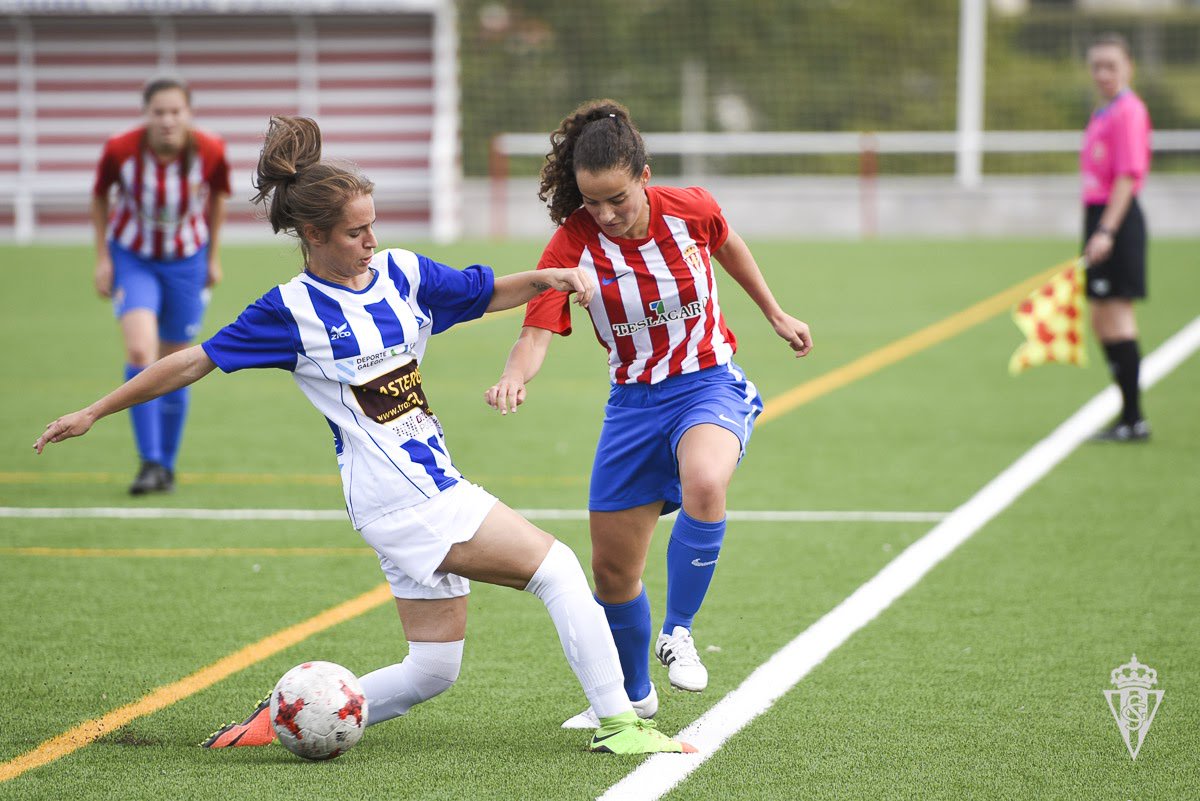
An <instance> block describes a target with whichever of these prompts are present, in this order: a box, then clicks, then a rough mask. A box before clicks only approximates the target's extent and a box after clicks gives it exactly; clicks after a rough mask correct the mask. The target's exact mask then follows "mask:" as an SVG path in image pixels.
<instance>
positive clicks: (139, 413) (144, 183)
mask: <svg viewBox="0 0 1200 801" xmlns="http://www.w3.org/2000/svg"><path fill="white" fill-rule="evenodd" d="M142 109H143V112H144V115H145V124H144V125H142V126H140V127H138V128H135V129H133V130H131V131H126V132H125V133H121V134H117V135H116V136H114V137H112V138H111V139H109V140H108V142H107V143H106V144H105V145H104V152H103V154H102V155H101V156H100V163H99V165H98V166H97V168H96V182H95V185H94V187H93V190H92V226H93V228H94V229H95V242H96V271H95V282H96V291H97V292H98V293H99V294H100V296H101V297H103V298H111V299H112V303H113V312H114V314H115V315H116V317H117V319H118V320H120V323H121V335H122V337H123V339H124V342H125V378H126V379H129V378H132V377H133V376H135V375H137V374H138V373H139V372H141V371H142V370H144V369H145V368H146V367H148V366H149V365H150V364H151V363H152V362H154V361H155V360H157V359H159V358H161V357H162V356H166V355H167V354H169V353H174V352H176V351H178V350H182V349H183V348H185V347H187V345H188V344H189V343H190V342H191V340H192V339H194V338H195V336H196V335H197V334H198V333H199V332H200V323H201V319H202V318H203V316H204V307H205V306H206V305H207V302H208V288H209V287H212V286H214V285H215V284H216V283H217V282H219V281H220V280H221V262H220V259H219V257H218V254H217V240H218V234H219V232H220V230H221V223H222V221H223V219H224V216H225V198H226V197H227V196H228V195H229V165H228V163H227V162H226V160H225V143H224V142H223V141H222V140H221V139H220V138H219V137H217V136H215V135H213V134H210V133H205V132H204V131H200V130H197V129H195V128H193V127H192V111H191V93H190V91H189V89H188V87H187V84H185V83H184V82H183V80H182V79H180V78H177V77H173V76H163V77H157V78H152V79H151V80H150V81H148V82H147V83H146V86H145V88H144V89H143V90H142ZM114 184H115V185H116V187H117V192H116V203H115V204H112V205H111V206H110V202H109V193H110V190H111V188H112V187H113V185H114ZM187 407H188V389H187V388H186V387H183V388H181V389H178V390H176V391H175V392H173V393H171V394H169V395H166V396H165V397H163V398H161V399H157V400H154V401H150V402H148V403H143V404H141V405H139V406H136V407H134V408H133V409H132V410H131V412H130V414H131V417H132V420H133V432H134V440H135V441H136V443H137V449H138V454H139V456H140V457H141V461H142V466H141V469H140V471H139V472H138V476H137V478H136V479H134V482H133V484H132V485H131V486H130V487H129V491H130V493H132V494H134V495H141V494H144V493H147V492H169V491H170V490H171V489H173V488H174V483H175V472H174V471H175V458H176V456H177V454H178V451H179V442H180V439H181V437H182V435H183V425H184V421H185V419H186V418H187Z"/></svg>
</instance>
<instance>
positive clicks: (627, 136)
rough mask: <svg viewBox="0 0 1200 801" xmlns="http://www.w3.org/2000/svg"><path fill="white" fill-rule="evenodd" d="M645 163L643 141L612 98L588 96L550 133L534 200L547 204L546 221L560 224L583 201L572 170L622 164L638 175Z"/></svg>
mask: <svg viewBox="0 0 1200 801" xmlns="http://www.w3.org/2000/svg"><path fill="white" fill-rule="evenodd" d="M647 163H649V158H648V157H647V155H646V143H645V142H644V141H642V134H641V132H639V131H638V129H637V126H636V125H634V124H633V120H632V119H631V118H630V116H629V109H627V108H625V107H624V106H622V105H621V104H620V103H618V102H617V101H615V100H607V99H605V100H589V101H588V102H587V103H584V104H583V105H581V106H580V107H579V108H577V109H575V110H574V111H572V112H571V113H570V114H568V115H567V116H566V117H564V118H563V121H562V122H561V123H560V124H559V126H558V130H556V131H555V132H554V133H552V134H550V152H549V153H547V154H546V163H545V164H544V165H543V166H542V183H541V186H540V187H539V188H538V199H539V200H542V201H543V202H545V203H546V205H547V206H549V207H550V219H551V220H553V221H554V224H555V225H562V224H563V222H564V221H565V220H566V219H567V217H570V216H571V213H572V212H574V211H575V210H576V209H577V208H579V207H580V206H581V205H582V204H583V196H582V195H581V194H580V193H579V185H578V184H577V183H576V182H575V171H576V170H587V171H588V172H600V171H602V170H610V169H613V168H614V167H620V168H624V169H627V170H629V174H630V175H634V176H636V175H640V174H641V173H642V170H643V169H644V168H645V167H646V164H647Z"/></svg>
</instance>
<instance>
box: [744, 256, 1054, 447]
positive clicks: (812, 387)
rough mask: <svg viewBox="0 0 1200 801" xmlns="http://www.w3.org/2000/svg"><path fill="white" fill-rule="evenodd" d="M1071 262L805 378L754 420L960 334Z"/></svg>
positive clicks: (765, 420) (776, 413)
mask: <svg viewBox="0 0 1200 801" xmlns="http://www.w3.org/2000/svg"><path fill="white" fill-rule="evenodd" d="M1075 262H1076V260H1075V259H1072V260H1071V261H1069V262H1064V263H1063V264H1059V265H1057V266H1054V267H1051V268H1050V269H1049V270H1046V271H1045V272H1042V273H1038V274H1037V275H1035V276H1032V277H1030V278H1027V279H1025V280H1024V281H1022V282H1021V283H1019V284H1015V285H1013V286H1010V287H1009V288H1008V289H1005V290H1004V291H1003V292H999V293H997V294H995V295H992V296H991V297H990V298H987V299H986V300H981V301H979V302H978V303H976V304H975V305H973V306H970V307H968V308H966V309H963V310H962V311H960V312H958V313H957V314H953V315H951V316H949V317H947V318H946V319H944V320H941V321H939V322H936V323H934V324H933V325H931V326H928V327H926V328H922V329H921V330H920V331H917V332H916V333H913V334H909V335H908V336H906V337H903V338H901V339H897V340H896V341H895V342H892V343H891V344H889V345H885V346H883V347H882V348H879V349H878V350H874V351H871V352H870V353H868V354H867V355H865V356H862V357H860V358H858V359H855V360H854V361H852V362H850V363H849V364H845V365H842V366H841V367H838V368H837V369H835V370H831V371H830V372H828V373H825V374H824V375H821V376H818V377H816V378H814V379H812V380H811V381H805V382H804V383H803V384H800V385H799V386H797V387H793V388H792V389H790V390H788V391H787V392H785V393H783V394H782V395H776V396H775V397H773V398H770V399H769V400H767V402H766V408H765V409H764V410H763V413H762V414H761V415H759V418H758V424H759V425H761V424H763V423H769V422H770V421H772V420H774V419H775V418H777V417H781V416H782V415H785V414H787V413H788V412H790V411H792V410H793V409H795V408H796V407H798V406H803V405H804V404H806V403H808V402H809V401H812V400H815V399H816V398H819V397H821V396H822V395H827V394H829V393H830V392H833V391H834V390H835V389H839V388H841V387H844V386H846V385H847V384H850V383H852V382H854V381H857V380H858V379H860V378H864V377H866V376H868V375H870V374H871V373H874V372H876V371H878V370H882V369H883V368H885V367H888V366H890V365H893V364H895V363H896V362H898V361H901V360H902V359H907V358H908V357H909V356H912V355H914V354H917V353H920V352H921V351H923V350H926V349H927V348H931V347H933V346H934V345H937V344H938V343H940V342H945V341H946V340H947V339H950V338H951V337H954V336H957V335H958V334H961V333H962V332H963V331H966V330H967V329H968V328H971V327H973V326H976V325H978V324H979V323H982V322H984V321H985V320H989V319H991V318H992V317H995V316H996V315H997V314H1000V313H1001V312H1004V311H1007V310H1008V309H1010V308H1011V307H1012V306H1013V305H1014V304H1016V303H1017V302H1018V301H1020V300H1021V299H1022V298H1024V297H1025V296H1026V295H1028V294H1029V293H1030V292H1032V291H1033V290H1035V289H1037V288H1038V287H1039V286H1041V285H1042V284H1044V283H1045V282H1046V281H1048V280H1049V279H1050V277H1051V276H1053V275H1054V274H1055V273H1057V272H1059V271H1061V270H1063V269H1065V268H1066V267H1069V266H1070V265H1072V264H1074V263H1075ZM1013 343H1014V344H1013V347H1014V348H1015V347H1016V343H1017V340H1016V339H1014V340H1013Z"/></svg>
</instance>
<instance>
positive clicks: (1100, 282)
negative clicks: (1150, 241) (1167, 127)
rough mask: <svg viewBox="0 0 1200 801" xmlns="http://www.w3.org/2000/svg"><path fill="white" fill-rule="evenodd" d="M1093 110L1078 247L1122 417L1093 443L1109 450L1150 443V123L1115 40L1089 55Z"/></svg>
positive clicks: (1083, 156) (1082, 165)
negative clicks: (1144, 401) (1143, 388)
mask: <svg viewBox="0 0 1200 801" xmlns="http://www.w3.org/2000/svg"><path fill="white" fill-rule="evenodd" d="M1087 60H1088V69H1089V70H1090V71H1091V74H1092V81H1093V82H1094V83H1095V85H1096V91H1097V92H1098V94H1099V106H1098V107H1097V108H1096V110H1095V111H1094V112H1093V113H1092V118H1091V120H1089V121H1088V125H1087V130H1086V131H1085V132H1084V135H1083V149H1082V151H1081V152H1080V154H1079V169H1080V172H1081V174H1082V177H1083V203H1084V207H1085V211H1084V231H1083V236H1084V246H1083V255H1084V258H1085V259H1086V260H1087V264H1088V269H1087V296H1088V300H1089V302H1090V304H1091V311H1092V315H1091V317H1092V328H1093V330H1094V331H1095V332H1096V339H1097V340H1098V341H1099V342H1100V344H1101V345H1103V346H1104V353H1105V356H1106V357H1107V358H1108V364H1109V367H1110V368H1111V369H1112V374H1113V380H1114V381H1115V382H1116V384H1117V386H1118V387H1119V388H1120V390H1121V397H1122V400H1123V408H1122V410H1121V417H1120V419H1118V420H1117V421H1116V422H1115V423H1114V424H1113V425H1112V426H1111V427H1109V428H1107V429H1105V430H1104V431H1102V432H1101V433H1100V434H1098V435H1097V438H1098V439H1103V440H1110V441H1114V442H1136V441H1142V440H1146V439H1148V438H1149V436H1150V426H1149V424H1148V423H1147V422H1146V420H1145V417H1144V416H1143V414H1142V409H1141V399H1140V390H1139V388H1138V373H1139V370H1140V367H1141V353H1140V351H1139V349H1138V341H1137V336H1138V332H1137V320H1136V319H1135V317H1134V313H1133V301H1134V300H1135V299H1141V298H1144V297H1146V222H1145V219H1144V218H1143V217H1142V209H1141V206H1140V205H1139V204H1138V199H1137V197H1138V193H1139V192H1141V189H1142V184H1143V183H1144V182H1145V180H1146V173H1147V172H1149V170H1150V115H1149V114H1148V113H1147V112H1146V105H1145V104H1144V103H1142V100H1141V98H1139V97H1138V96H1137V95H1136V94H1134V92H1133V90H1132V89H1130V88H1129V81H1130V78H1132V76H1133V59H1132V57H1131V55H1130V52H1129V43H1128V42H1126V40H1125V38H1124V37H1123V36H1121V35H1119V34H1114V33H1110V34H1104V35H1102V36H1100V37H1098V38H1097V39H1096V40H1095V41H1094V42H1093V43H1092V46H1091V47H1089V48H1088V53H1087Z"/></svg>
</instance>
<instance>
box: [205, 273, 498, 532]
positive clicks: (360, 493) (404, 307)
mask: <svg viewBox="0 0 1200 801" xmlns="http://www.w3.org/2000/svg"><path fill="white" fill-rule="evenodd" d="M371 269H372V271H373V272H374V273H375V276H374V278H373V280H372V281H371V284H370V285H369V286H368V287H367V288H366V289H363V290H361V291H355V290H352V289H349V288H348V287H344V286H341V285H338V284H332V283H329V282H326V281H323V280H321V279H320V278H317V277H316V276H314V275H312V274H311V273H308V272H304V273H301V274H300V275H297V276H296V277H295V278H293V279H292V280H291V281H288V282H287V283H286V284H280V285H279V286H277V287H275V288H274V289H272V290H271V291H270V292H268V293H267V294H265V295H263V296H262V297H261V298H259V299H258V300H257V301H255V302H254V303H253V304H251V305H250V306H248V307H247V308H246V310H245V311H243V312H242V313H241V315H239V316H238V318H237V320H235V321H234V322H232V323H230V324H229V325H227V326H225V327H224V328H222V329H221V330H220V331H218V332H217V333H216V334H215V335H214V336H213V337H212V338H211V339H209V340H208V341H206V342H204V343H203V345H202V347H203V348H204V352H205V353H207V354H208V357H209V358H210V359H212V360H213V362H214V363H216V365H217V366H218V367H220V368H221V370H223V371H224V372H227V373H231V372H233V371H235V370H242V369H245V368H248V367H279V368H282V369H285V370H290V371H291V372H292V375H293V377H295V379H296V383H297V384H299V385H300V389H301V391H302V392H304V394H305V395H306V396H307V397H308V399H309V401H311V402H312V404H313V405H314V406H316V407H317V409H319V410H320V411H321V413H322V414H324V415H325V418H326V420H328V421H329V427H330V428H331V429H333V439H334V448H335V449H336V451H337V462H338V469H339V470H340V471H341V474H342V485H343V489H344V490H345V494H346V508H347V509H348V511H349V512H350V519H351V521H352V522H353V523H354V526H355V528H362V527H363V526H364V525H366V524H367V523H370V522H371V521H372V520H374V519H375V518H377V517H379V516H380V515H384V514H387V513H388V512H391V511H394V510H396V509H403V508H406V507H409V506H415V505H416V504H419V503H421V502H423V501H425V500H426V499H428V498H431V497H433V496H434V495H436V494H437V493H439V492H441V491H443V490H445V489H448V488H450V487H452V486H453V485H454V484H455V483H457V482H458V481H459V480H461V479H462V474H461V473H459V472H458V470H457V469H456V468H455V467H454V464H453V463H452V462H451V461H450V455H449V453H448V451H447V449H446V442H445V438H444V436H443V434H442V426H441V423H439V422H438V419H437V417H435V416H434V414H433V412H432V410H431V409H430V408H429V402H428V400H427V399H426V397H425V390H424V386H423V385H422V380H421V372H420V369H419V367H418V366H419V364H420V362H421V359H422V357H423V356H424V355H425V345H426V344H427V343H428V342H429V337H430V336H432V335H433V334H438V333H441V332H442V331H445V330H446V329H447V328H449V327H450V326H452V325H454V324H455V323H460V322H463V321H465V320H473V319H475V318H477V317H480V316H482V315H483V313H484V311H485V310H486V309H487V305H488V303H489V302H490V300H491V298H492V290H493V285H494V280H495V279H494V276H493V274H492V270H491V268H489V267H483V266H479V265H475V266H472V267H468V268H466V269H465V270H456V269H453V268H451V267H447V266H446V265H444V264H439V263H437V262H435V261H433V260H432V259H429V258H427V257H425V256H421V255H418V254H416V253H411V252H409V251H407V250H399V249H393V250H384V251H381V252H379V253H376V254H375V258H374V259H372V261H371Z"/></svg>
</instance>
